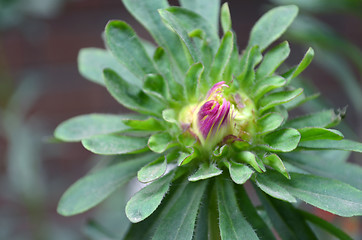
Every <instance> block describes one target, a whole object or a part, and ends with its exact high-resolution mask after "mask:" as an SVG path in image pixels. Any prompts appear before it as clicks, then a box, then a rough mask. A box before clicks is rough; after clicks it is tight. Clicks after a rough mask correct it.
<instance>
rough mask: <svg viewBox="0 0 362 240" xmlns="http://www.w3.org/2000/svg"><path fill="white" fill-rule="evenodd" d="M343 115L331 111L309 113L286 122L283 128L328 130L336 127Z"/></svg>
mask: <svg viewBox="0 0 362 240" xmlns="http://www.w3.org/2000/svg"><path fill="white" fill-rule="evenodd" d="M344 115H345V111H344V110H341V111H338V112H337V114H336V113H335V112H334V110H333V109H330V110H324V111H321V112H316V113H311V114H308V115H304V116H300V117H296V118H294V119H291V120H288V121H287V122H286V123H285V125H284V126H285V127H292V128H303V127H321V128H323V127H324V128H328V127H333V126H336V125H338V123H339V122H340V121H341V120H342V118H343V117H344Z"/></svg>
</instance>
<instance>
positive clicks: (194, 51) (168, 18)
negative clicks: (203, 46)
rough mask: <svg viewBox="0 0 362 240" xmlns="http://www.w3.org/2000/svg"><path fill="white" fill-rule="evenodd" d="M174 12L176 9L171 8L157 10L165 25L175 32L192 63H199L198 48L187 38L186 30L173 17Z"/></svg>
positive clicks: (178, 20) (179, 21) (181, 23)
mask: <svg viewBox="0 0 362 240" xmlns="http://www.w3.org/2000/svg"><path fill="white" fill-rule="evenodd" d="M175 10H176V7H171V8H167V9H159V10H158V12H159V14H160V16H161V18H162V20H163V21H164V22H165V24H167V25H168V26H169V27H170V28H171V29H172V30H173V31H175V32H176V33H177V35H178V36H179V37H180V39H181V40H182V41H183V42H184V43H185V45H186V47H187V49H188V51H189V53H190V55H191V57H192V59H193V61H194V62H199V61H201V58H200V57H201V54H200V52H199V48H198V47H197V45H196V43H195V41H194V39H192V38H190V37H189V35H188V32H187V30H186V29H185V27H184V26H183V22H182V21H181V20H180V19H178V18H176V17H175V16H174V14H173V11H175ZM184 10H185V9H184ZM185 11H186V10H185Z"/></svg>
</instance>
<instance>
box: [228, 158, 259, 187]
mask: <svg viewBox="0 0 362 240" xmlns="http://www.w3.org/2000/svg"><path fill="white" fill-rule="evenodd" d="M225 164H226V166H227V167H228V168H229V173H230V177H231V179H232V180H233V181H234V182H235V183H236V184H244V183H245V182H246V181H248V179H249V178H250V177H251V175H252V174H253V173H254V171H253V170H251V169H250V168H248V167H247V166H245V165H244V164H241V163H236V162H234V161H225Z"/></svg>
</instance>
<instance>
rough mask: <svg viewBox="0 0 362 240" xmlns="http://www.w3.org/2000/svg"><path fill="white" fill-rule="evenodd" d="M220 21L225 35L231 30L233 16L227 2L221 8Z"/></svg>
mask: <svg viewBox="0 0 362 240" xmlns="http://www.w3.org/2000/svg"><path fill="white" fill-rule="evenodd" d="M220 21H221V27H222V31H223V32H224V34H225V33H226V32H227V31H230V30H231V16H230V9H229V4H228V3H227V2H226V3H224V4H223V5H222V6H221V12H220Z"/></svg>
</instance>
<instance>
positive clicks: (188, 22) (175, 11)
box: [165, 7, 220, 53]
mask: <svg viewBox="0 0 362 240" xmlns="http://www.w3.org/2000/svg"><path fill="white" fill-rule="evenodd" d="M190 10H191V11H190ZM190 10H187V9H184V8H180V7H170V8H167V9H165V11H168V12H169V13H170V14H171V15H172V17H173V18H174V19H175V20H176V21H177V22H178V23H179V25H180V27H182V28H183V29H184V30H185V31H186V32H187V33H188V34H189V33H192V32H193V31H195V30H198V31H199V32H202V33H203V34H204V40H205V41H206V42H207V44H209V45H210V47H211V49H212V51H213V53H215V52H216V49H217V48H218V47H219V42H220V40H219V35H218V32H217V31H216V29H215V28H213V27H212V26H211V25H210V24H209V23H208V22H207V19H204V18H202V17H201V16H200V15H198V14H197V13H195V12H194V9H190ZM189 36H190V35H189ZM195 43H196V44H197V43H198V42H195ZM197 46H198V48H199V49H201V45H197Z"/></svg>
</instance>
